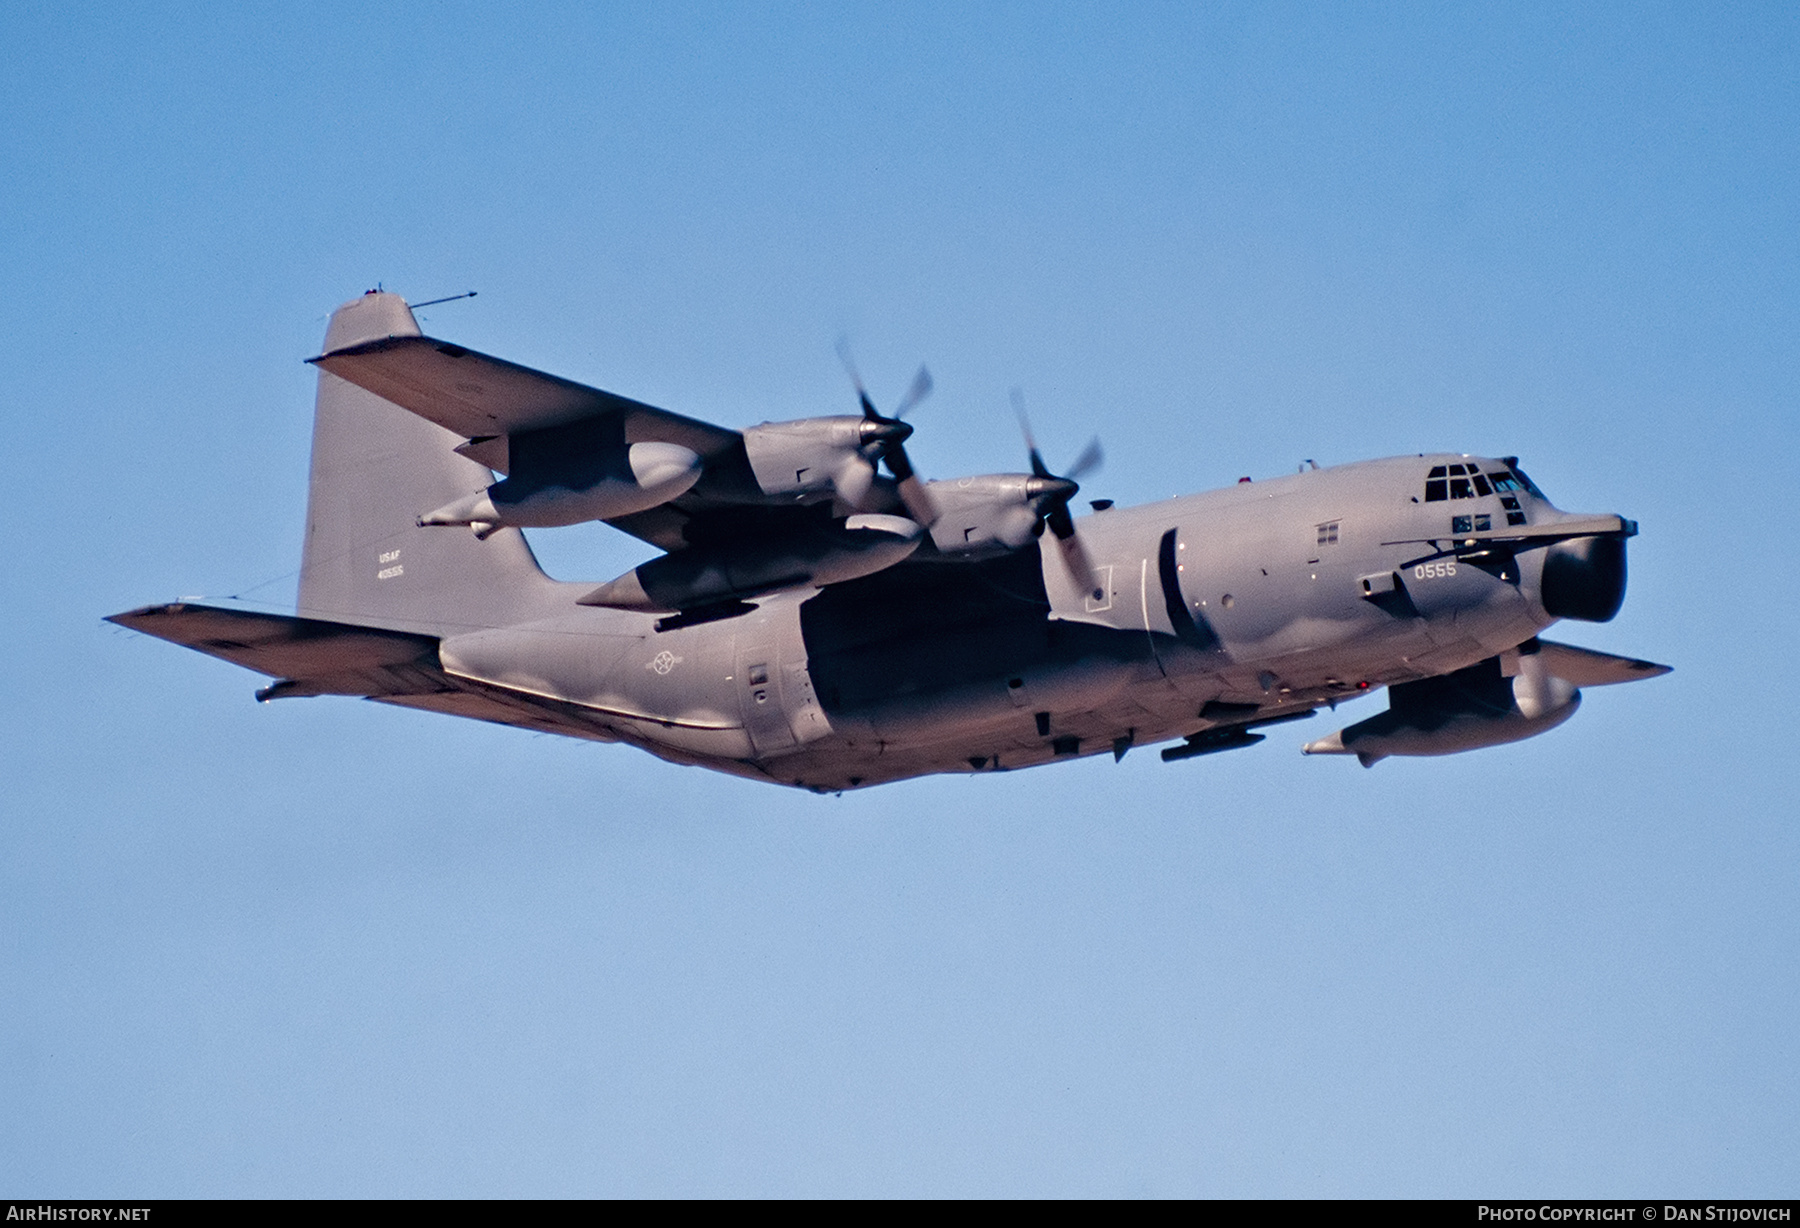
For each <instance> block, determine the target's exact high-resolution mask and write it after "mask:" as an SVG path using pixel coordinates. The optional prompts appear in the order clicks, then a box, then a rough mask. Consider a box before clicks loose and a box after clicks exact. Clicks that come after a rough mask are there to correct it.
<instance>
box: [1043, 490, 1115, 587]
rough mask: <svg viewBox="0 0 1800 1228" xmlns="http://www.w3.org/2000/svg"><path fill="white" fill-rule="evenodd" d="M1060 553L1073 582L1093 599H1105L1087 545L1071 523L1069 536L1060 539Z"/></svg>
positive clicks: (1064, 512)
mask: <svg viewBox="0 0 1800 1228" xmlns="http://www.w3.org/2000/svg"><path fill="white" fill-rule="evenodd" d="M1063 514H1064V515H1065V516H1066V515H1067V514H1068V508H1067V507H1065V508H1063ZM1052 531H1054V529H1053V530H1052ZM1062 555H1063V561H1064V562H1065V563H1067V564H1068V565H1069V574H1071V575H1073V576H1074V577H1075V583H1076V584H1078V585H1080V586H1081V591H1082V592H1083V593H1085V594H1087V595H1088V596H1089V597H1092V598H1093V599H1094V600H1095V601H1104V600H1106V590H1105V589H1103V588H1102V587H1101V586H1100V576H1099V573H1097V572H1096V571H1095V570H1094V564H1093V562H1092V561H1091V560H1090V559H1089V558H1088V552H1087V547H1086V546H1084V545H1082V544H1081V535H1080V534H1079V533H1076V532H1075V529H1074V526H1073V525H1070V526H1069V536H1067V537H1065V538H1063V539H1062Z"/></svg>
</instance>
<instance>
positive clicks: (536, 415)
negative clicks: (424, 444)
mask: <svg viewBox="0 0 1800 1228" xmlns="http://www.w3.org/2000/svg"><path fill="white" fill-rule="evenodd" d="M307 361H309V362H312V363H314V364H316V365H317V366H319V367H321V368H323V369H324V370H326V371H329V372H331V373H332V374H333V375H336V376H338V377H340V378H342V379H346V380H349V381H350V382H351V383H352V384H355V385H357V386H358V387H359V388H366V389H368V390H369V391H370V392H372V393H374V394H375V395H376V396H378V397H381V398H383V399H384V400H388V401H392V402H393V403H394V404H396V405H398V406H400V407H401V408H403V409H408V410H411V411H412V412H413V413H415V414H418V415H419V416H420V417H421V418H424V419H426V420H428V421H431V422H435V423H437V424H438V425H439V426H441V427H444V428H446V429H448V430H451V431H454V432H456V433H457V434H458V435H461V436H463V437H464V438H467V439H481V438H483V437H491V436H500V435H511V434H516V433H519V432H522V431H535V430H541V429H543V428H545V427H551V426H563V425H565V424H567V423H570V422H576V421H579V420H581V419H583V418H593V417H600V416H604V415H610V414H617V415H620V416H622V417H623V418H624V426H625V442H627V443H678V444H680V445H682V446H683V447H686V448H691V449H693V450H694V451H695V452H696V453H698V454H699V455H700V456H702V457H706V456H710V455H712V454H714V453H716V452H718V451H720V450H722V449H724V448H728V447H730V446H731V445H732V444H734V443H736V442H737V439H738V433H737V432H736V431H730V430H726V429H725V428H723V427H718V426H713V425H712V424H711V423H708V422H700V421H697V420H695V419H693V418H684V417H682V416H681V415H680V414H672V413H670V412H669V411H667V410H664V409H657V408H656V407H655V406H652V405H645V404H643V403H642V402H639V401H633V400H630V399H629V398H627V397H621V396H616V395H614V394H613V393H610V392H602V391H601V390H600V389H598V388H590V387H588V386H587V385H586V384H577V383H576V382H575V381H573V380H566V379H563V378H562V377H560V376H556V375H549V374H546V373H545V372H542V371H534V370H532V369H531V368H530V367H521V366H519V365H518V364H517V363H511V362H507V361H506V360H505V359H503V358H493V357H490V356H489V355H486V354H478V353H476V352H475V351H474V350H469V349H464V348H463V347H462V346H460V345H452V344H451V343H450V342H447V341H437V340H434V339H433V338H431V337H417V336H414V337H406V336H399V337H381V338H377V339H376V340H373V341H366V342H363V343H361V344H359V345H352V346H347V347H345V348H343V349H338V350H333V351H331V352H330V353H327V354H322V355H320V356H319V357H317V358H311V359H308V360H307Z"/></svg>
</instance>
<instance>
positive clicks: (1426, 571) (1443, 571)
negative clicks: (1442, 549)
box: [1413, 559, 1456, 580]
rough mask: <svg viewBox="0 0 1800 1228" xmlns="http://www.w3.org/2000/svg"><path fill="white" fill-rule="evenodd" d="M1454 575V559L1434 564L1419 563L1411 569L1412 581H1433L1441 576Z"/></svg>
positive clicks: (1442, 560) (1441, 560)
mask: <svg viewBox="0 0 1800 1228" xmlns="http://www.w3.org/2000/svg"><path fill="white" fill-rule="evenodd" d="M1455 574H1456V560H1455V559H1439V560H1438V561H1437V562H1435V563H1420V564H1419V565H1418V566H1417V567H1415V568H1413V579H1415V580H1433V579H1438V578H1440V577H1443V576H1453V575H1455Z"/></svg>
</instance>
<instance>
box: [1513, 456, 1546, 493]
mask: <svg viewBox="0 0 1800 1228" xmlns="http://www.w3.org/2000/svg"><path fill="white" fill-rule="evenodd" d="M1509 464H1510V462H1509ZM1510 467H1511V469H1512V475H1513V476H1514V477H1515V478H1518V479H1519V485H1521V486H1523V487H1524V488H1525V489H1526V490H1529V491H1530V492H1531V493H1532V494H1534V495H1536V496H1537V497H1538V498H1540V499H1543V498H1544V492H1543V491H1541V490H1539V489H1538V488H1537V483H1536V482H1534V481H1532V480H1531V479H1530V478H1528V477H1526V476H1525V471H1524V470H1523V469H1521V468H1519V467H1518V466H1517V465H1516V464H1512V465H1511V466H1510ZM1548 501H1549V500H1547V499H1546V500H1545V502H1548Z"/></svg>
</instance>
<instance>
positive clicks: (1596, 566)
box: [1543, 521, 1635, 623]
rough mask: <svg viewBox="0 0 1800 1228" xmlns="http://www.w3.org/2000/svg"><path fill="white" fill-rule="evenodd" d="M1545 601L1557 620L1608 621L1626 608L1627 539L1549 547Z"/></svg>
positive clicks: (1576, 540) (1589, 540)
mask: <svg viewBox="0 0 1800 1228" xmlns="http://www.w3.org/2000/svg"><path fill="white" fill-rule="evenodd" d="M1626 523H1628V524H1629V523H1630V522H1629V521H1628V522H1626ZM1634 527H1635V526H1634ZM1543 601H1544V612H1545V613H1547V614H1549V615H1551V616H1552V617H1555V618H1576V619H1580V620H1581V621H1583V622H1590V623H1603V622H1607V621H1609V620H1610V619H1611V618H1612V617H1613V615H1615V614H1617V613H1618V612H1619V607H1620V606H1622V605H1624V604H1625V539H1624V538H1623V537H1577V538H1574V539H1573V540H1570V541H1566V542H1558V543H1557V544H1556V545H1554V546H1552V547H1550V549H1549V551H1548V552H1547V553H1546V554H1545V556H1544V581H1543Z"/></svg>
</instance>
